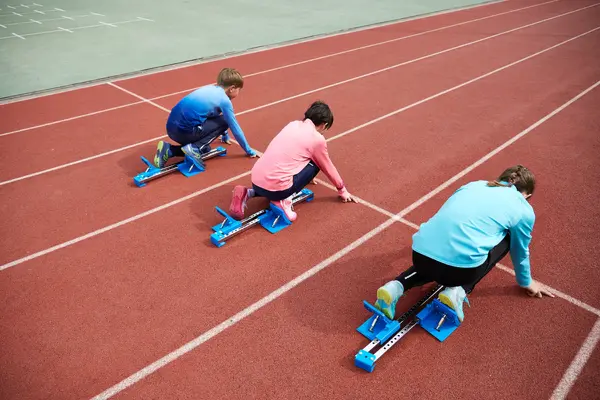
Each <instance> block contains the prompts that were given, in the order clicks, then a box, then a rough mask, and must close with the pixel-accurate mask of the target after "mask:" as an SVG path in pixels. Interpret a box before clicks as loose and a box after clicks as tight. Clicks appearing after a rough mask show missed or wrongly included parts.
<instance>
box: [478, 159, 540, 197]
mask: <svg viewBox="0 0 600 400" xmlns="http://www.w3.org/2000/svg"><path fill="white" fill-rule="evenodd" d="M487 185H488V186H489V187H512V186H515V187H516V188H517V190H518V191H519V192H524V193H527V194H533V191H534V190H535V176H534V175H533V173H532V172H531V171H529V170H528V169H527V168H525V167H524V166H522V165H516V166H514V167H510V168H507V169H506V170H505V171H504V172H502V174H501V175H500V176H499V177H498V179H496V180H493V181H488V183H487Z"/></svg>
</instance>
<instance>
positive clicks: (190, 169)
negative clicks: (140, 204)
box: [133, 147, 227, 187]
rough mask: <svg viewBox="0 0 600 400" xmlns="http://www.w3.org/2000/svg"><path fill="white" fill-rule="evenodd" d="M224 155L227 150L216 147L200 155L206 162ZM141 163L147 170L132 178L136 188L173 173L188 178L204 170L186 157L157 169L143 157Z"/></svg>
mask: <svg viewBox="0 0 600 400" xmlns="http://www.w3.org/2000/svg"><path fill="white" fill-rule="evenodd" d="M226 155H227V149H226V148H225V147H217V148H216V149H213V150H211V151H209V152H207V153H204V154H203V155H202V160H203V161H206V160H209V159H211V158H214V157H224V156H226ZM142 162H143V163H144V164H146V166H147V167H148V168H147V169H146V171H144V172H142V173H140V174H138V175H136V176H135V177H134V178H133V182H134V183H135V184H136V186H138V187H144V186H146V183H148V182H149V181H151V180H154V179H157V178H160V177H162V176H165V175H168V174H170V173H172V172H175V171H179V172H181V173H182V174H183V175H184V176H186V177H188V178H190V177H192V176H195V175H198V174H199V173H201V172H203V171H204V170H205V168H204V166H202V165H201V164H199V163H198V162H197V161H196V160H194V159H193V158H191V157H189V156H188V155H186V156H185V157H184V159H183V161H181V162H179V163H176V164H171V165H167V166H165V167H163V168H157V167H156V166H155V165H154V164H153V163H151V162H150V161H148V160H147V159H146V158H145V157H143V156H142Z"/></svg>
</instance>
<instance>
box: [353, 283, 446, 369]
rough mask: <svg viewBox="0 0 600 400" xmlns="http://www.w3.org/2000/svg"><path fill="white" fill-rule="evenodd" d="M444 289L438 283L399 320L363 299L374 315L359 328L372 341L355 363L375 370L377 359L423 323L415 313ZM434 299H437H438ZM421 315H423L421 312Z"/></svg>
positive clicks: (356, 356) (358, 354)
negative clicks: (393, 318) (373, 351)
mask: <svg viewBox="0 0 600 400" xmlns="http://www.w3.org/2000/svg"><path fill="white" fill-rule="evenodd" d="M443 289H444V287H443V286H442V285H437V286H436V287H435V288H433V289H432V290H431V291H429V292H428V293H427V294H426V295H425V296H423V297H422V298H421V299H420V300H419V301H417V303H415V304H414V305H413V306H412V307H411V308H410V309H409V310H408V311H406V312H405V313H404V314H402V315H401V316H400V317H399V318H398V319H397V320H391V319H389V318H388V317H386V316H385V314H383V313H382V312H381V311H379V310H378V309H376V308H375V307H373V306H371V305H370V304H369V303H367V302H366V301H363V304H364V305H365V308H367V310H368V311H371V312H373V315H372V316H371V317H370V318H369V319H367V320H366V321H365V322H364V323H363V324H362V325H361V326H360V327H358V329H357V330H358V331H359V332H360V333H361V334H362V335H363V336H365V337H366V338H368V339H369V340H371V342H370V343H369V344H368V345H367V346H365V347H364V348H363V349H362V350H360V351H359V352H358V353H357V354H356V355H355V357H354V365H355V366H357V367H359V368H362V369H364V370H365V371H367V372H373V370H374V369H375V363H376V362H377V360H379V359H380V358H381V356H383V355H384V354H385V353H386V352H387V351H388V350H389V349H390V348H391V347H392V346H393V345H394V344H396V343H397V342H398V341H399V340H400V339H401V338H402V337H403V336H404V335H406V334H407V333H408V332H409V331H410V330H411V329H412V328H414V327H415V326H416V325H418V324H419V323H421V319H420V318H419V317H418V316H416V315H415V314H416V312H417V310H419V309H420V308H422V307H423V305H425V304H427V303H429V302H430V301H431V300H432V299H433V298H434V297H435V296H436V295H438V294H439V293H440V292H441V291H442V290H443ZM434 301H437V299H436V300H434ZM419 315H421V313H420V314H419ZM410 317H415V318H413V319H412V320H410V321H409V322H408V323H407V324H405V325H404V327H402V328H401V326H402V323H403V322H406V321H407V320H408V319H409V318H410ZM430 333H431V332H430ZM390 337H391V339H390ZM388 339H389V340H388ZM376 347H379V349H378V350H377V351H376V352H375V353H372V350H373V349H375V348H376Z"/></svg>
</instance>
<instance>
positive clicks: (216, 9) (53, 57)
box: [0, 0, 486, 98]
mask: <svg viewBox="0 0 600 400" xmlns="http://www.w3.org/2000/svg"><path fill="white" fill-rule="evenodd" d="M484 2H486V1H485V0H426V1H419V0H406V1H400V0H377V1H373V0H343V1H342V0H304V1H297V0H278V1H276V0H270V1H262V2H259V1H250V0H223V1H221V2H218V1H206V0H198V1H193V0H170V1H159V0H146V1H143V0H103V1H97V0H94V1H92V0H38V1H37V2H33V1H30V0H27V1H24V2H23V3H18V2H15V1H11V0H2V1H1V2H0V98H7V97H12V96H16V95H21V94H25V93H30V92H37V91H43V90H48V89H53V88H57V87H62V86H67V85H72V84H77V83H82V82H87V81H91V80H96V79H102V78H106V77H111V76H116V75H122V74H128V73H132V72H135V71H140V70H145V69H149V68H156V67H161V66H165V65H169V64H175V63H181V62H185V61H189V60H194V59H201V58H205V57H211V56H216V55H220V54H224V53H229V52H240V51H244V50H247V49H251V48H255V47H258V46H266V45H273V44H277V43H281V42H285V41H290V40H295V39H300V38H304V37H309V36H314V35H321V34H326V33H332V32H336V31H340V30H347V29H351V28H354V27H360V26H365V25H369V24H375V23H380V22H385V21H390V20H397V19H403V18H410V17H413V16H417V15H422V14H427V13H432V12H436V11H441V10H448V9H454V8H457V7H464V6H469V5H474V4H479V3H484Z"/></svg>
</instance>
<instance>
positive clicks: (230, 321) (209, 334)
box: [92, 81, 600, 400]
mask: <svg viewBox="0 0 600 400" xmlns="http://www.w3.org/2000/svg"><path fill="white" fill-rule="evenodd" d="M599 84H600V81H598V82H597V83H596V84H594V85H593V86H591V87H589V88H588V89H586V90H584V91H583V92H581V93H579V94H578V95H577V96H575V97H574V98H572V99H571V100H569V101H568V102H567V103H565V104H563V105H562V106H560V107H559V108H557V109H556V110H554V111H553V112H552V113H551V114H548V115H547V116H546V117H544V118H542V119H541V120H539V121H538V122H537V123H535V124H533V125H532V126H531V129H533V127H536V126H539V125H540V124H541V123H543V122H544V121H547V120H548V119H549V118H551V117H552V116H553V115H556V114H557V113H558V112H560V111H561V110H563V109H565V108H566V107H568V106H569V105H570V104H572V103H573V102H574V101H576V100H577V99H579V98H581V97H582V96H583V95H585V94H586V93H588V92H589V91H591V90H592V89H593V88H595V87H596V86H598V85H599ZM531 129H528V130H525V131H523V132H521V133H520V134H519V135H517V136H515V137H514V138H519V137H522V136H523V135H524V132H529V131H530V130H531ZM513 141H514V140H512V139H511V140H510V141H508V142H506V144H505V145H503V146H500V147H498V148H497V149H496V150H497V151H496V150H495V151H494V152H491V153H489V154H488V155H486V156H484V157H483V158H481V159H480V160H478V161H476V162H475V163H473V164H472V165H471V166H470V167H468V168H465V169H464V170H463V171H462V172H460V173H458V174H457V175H455V176H454V177H452V178H450V179H449V180H448V181H446V182H444V183H443V184H441V185H440V186H438V187H437V188H436V189H435V190H433V191H432V192H430V193H429V194H427V195H425V196H423V197H421V198H420V199H419V200H417V201H416V202H415V203H413V204H411V205H410V206H408V207H407V208H405V209H404V210H402V211H400V212H399V213H397V214H394V217H392V218H390V219H388V220H386V221H385V222H383V223H382V224H380V225H379V226H377V227H376V228H374V229H372V230H371V231H370V232H368V233H366V234H365V235H363V236H361V237H360V238H358V239H356V240H355V241H353V242H352V243H350V244H349V245H347V246H346V247H344V248H343V249H341V250H339V251H337V252H336V253H334V254H333V255H331V256H330V257H328V258H327V259H325V260H323V261H322V262H320V263H319V264H317V265H315V266H313V267H312V268H310V269H309V270H308V271H306V272H304V273H303V274H301V275H300V276H298V277H296V278H295V279H293V280H291V281H290V282H288V283H286V284H285V285H283V286H281V287H280V288H278V289H277V290H275V291H273V292H271V293H270V294H268V295H267V296H265V297H263V298H262V299H260V300H258V301H257V302H255V303H254V304H252V305H250V306H249V307H247V308H245V309H243V310H242V311H240V312H238V313H237V314H235V315H233V316H231V317H229V318H227V319H226V320H225V321H223V322H222V323H220V324H219V325H217V326H215V327H214V328H212V329H210V330H208V331H206V332H204V333H203V334H201V335H200V336H198V337H196V338H195V339H193V340H192V341H190V342H187V343H186V344H184V345H183V346H181V347H179V348H178V349H176V350H174V351H172V352H171V353H169V354H167V355H166V356H164V357H162V358H160V359H158V360H157V361H155V362H153V363H152V364H150V365H148V366H146V367H144V368H142V369H141V370H139V371H137V372H135V373H134V374H132V375H130V376H129V377H127V378H125V379H124V380H122V381H121V382H119V383H117V384H116V385H114V386H112V387H110V388H108V389H107V390H105V391H104V392H102V393H100V394H99V395H97V396H95V397H94V398H93V399H92V400H104V399H109V398H111V397H112V396H114V395H116V394H118V393H119V392H121V391H123V390H125V389H126V388H128V387H130V386H132V385H133V384H135V383H137V382H139V381H141V380H142V379H144V378H146V377H147V376H149V375H151V374H153V373H154V372H156V371H157V370H159V369H160V368H162V367H164V366H166V365H167V364H169V363H171V362H173V361H175V360H176V359H178V358H179V357H181V356H183V355H185V354H187V353H189V352H190V351H192V350H194V349H195V348H197V347H198V346H200V345H201V344H203V343H205V342H206V341H208V340H210V339H212V338H213V337H215V336H217V335H218V334H220V333H221V332H223V331H225V330H226V329H227V328H230V327H231V326H233V325H235V324H236V323H238V322H239V321H241V320H243V319H244V318H246V317H248V316H250V315H252V314H253V313H254V312H255V311H257V310H259V309H261V308H263V307H264V306H266V305H267V304H269V303H271V302H272V301H274V300H275V299H277V298H278V297H280V296H282V295H283V294H285V293H287V292H288V291H290V290H292V289H293V288H294V287H296V286H298V285H299V284H300V283H302V282H304V281H305V280H307V279H309V278H310V277H312V276H314V275H315V274H317V273H318V272H320V271H321V270H323V269H325V268H327V267H328V266H330V265H331V264H333V263H334V262H336V261H337V260H339V259H340V258H342V257H343V256H345V255H346V254H348V253H350V252H351V251H353V250H354V249H356V248H358V247H360V246H361V245H363V244H364V243H366V242H367V241H368V240H370V239H371V238H373V237H374V236H376V235H378V234H379V233H381V232H383V231H384V230H385V229H387V228H388V227H389V226H391V225H392V224H394V222H396V218H395V217H400V218H402V217H404V216H405V215H406V214H408V213H409V212H410V211H412V210H414V209H415V208H417V207H419V206H420V205H422V204H423V203H425V202H426V201H427V200H429V199H430V198H431V197H433V196H435V195H436V194H437V193H439V192H440V191H442V190H443V189H445V188H446V187H448V186H449V185H451V184H452V183H453V182H454V181H456V180H458V179H460V177H462V176H464V175H466V174H467V173H468V172H469V171H471V170H473V169H474V168H476V167H477V166H479V165H480V164H481V163H482V162H483V161H482V160H488V159H489V158H490V157H492V156H493V155H494V154H497V152H498V151H500V150H502V149H504V148H506V146H508V145H509V144H510V143H512V142H513Z"/></svg>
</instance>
